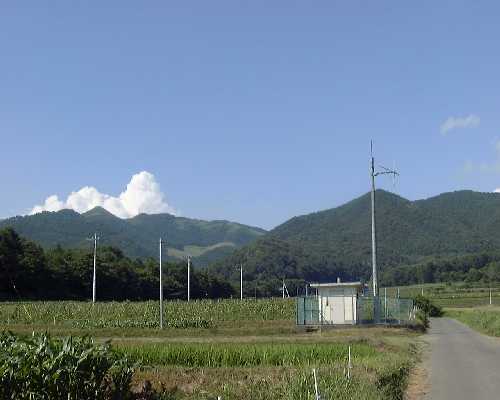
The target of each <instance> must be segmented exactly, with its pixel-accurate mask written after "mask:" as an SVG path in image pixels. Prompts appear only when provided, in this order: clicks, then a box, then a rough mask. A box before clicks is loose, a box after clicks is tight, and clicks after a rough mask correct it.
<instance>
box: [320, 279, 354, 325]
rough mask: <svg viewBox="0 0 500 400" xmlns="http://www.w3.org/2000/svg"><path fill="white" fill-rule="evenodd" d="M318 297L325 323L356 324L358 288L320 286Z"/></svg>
mask: <svg viewBox="0 0 500 400" xmlns="http://www.w3.org/2000/svg"><path fill="white" fill-rule="evenodd" d="M318 297H319V304H320V311H321V312H322V316H323V322H324V323H326V324H356V288H353V287H329V288H319V289H318Z"/></svg>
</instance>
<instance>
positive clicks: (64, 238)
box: [0, 207, 265, 265]
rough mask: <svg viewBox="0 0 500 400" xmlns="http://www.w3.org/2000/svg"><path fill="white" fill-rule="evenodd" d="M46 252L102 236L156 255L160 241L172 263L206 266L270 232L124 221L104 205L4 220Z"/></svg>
mask: <svg viewBox="0 0 500 400" xmlns="http://www.w3.org/2000/svg"><path fill="white" fill-rule="evenodd" d="M2 227H12V228H13V229H15V231H16V232H18V233H19V234H20V235H22V236H24V237H26V238H28V239H31V240H34V241H36V242H37V243H39V244H41V245H42V246H43V247H45V248H49V247H55V246H57V245H60V246H62V247H64V248H70V247H71V248H74V247H76V248H86V249H89V248H90V247H91V245H92V244H91V243H90V242H89V241H87V240H86V239H87V238H88V237H90V236H91V235H92V234H93V233H94V232H98V233H99V235H100V237H101V241H100V244H101V245H104V246H113V247H117V248H119V249H121V251H123V253H124V254H125V255H127V256H129V257H141V258H144V257H156V256H157V253H158V240H159V238H160V237H163V238H164V239H165V240H166V243H167V245H166V246H167V248H168V256H169V258H170V259H182V258H184V257H185V256H186V255H188V254H189V255H192V256H193V258H194V260H195V261H196V264H198V265H204V264H207V263H209V262H213V261H215V260H217V259H220V258H222V257H224V256H226V255H228V254H230V253H231V252H232V251H233V250H234V249H235V248H238V247H240V246H242V245H245V244H248V243H250V242H251V241H253V240H255V239H256V238H258V237H260V236H262V234H264V233H265V231H264V230H262V229H259V228H254V227H250V226H246V225H241V224H238V223H234V222H228V221H202V220H196V219H189V218H183V217H175V216H173V215H170V214H153V215H146V214H140V215H137V216H136V217H134V218H130V219H120V218H118V217H116V216H114V215H113V214H111V213H109V212H108V211H106V210H104V209H103V208H101V207H96V208H94V209H92V210H90V211H88V212H86V213H84V214H79V213H77V212H75V211H72V210H61V211H58V212H42V213H40V214H35V215H29V216H23V217H13V218H9V219H6V220H3V221H0V228H2Z"/></svg>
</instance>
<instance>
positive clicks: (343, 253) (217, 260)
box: [0, 190, 500, 287]
mask: <svg viewBox="0 0 500 400" xmlns="http://www.w3.org/2000/svg"><path fill="white" fill-rule="evenodd" d="M376 211H377V239H378V243H377V245H378V246H377V247H378V261H379V267H380V271H381V273H382V274H383V273H384V271H387V270H388V269H390V268H392V267H396V266H401V265H410V264H414V263H419V262H422V261H425V260H426V259H429V258H432V257H454V256H462V255H467V254H478V253H480V252H492V251H496V249H500V194H498V193H478V192H473V191H457V192H450V193H443V194H441V195H438V196H435V197H431V198H428V199H425V200H416V201H410V200H407V199H404V198H402V197H400V196H398V195H396V194H393V193H390V192H386V191H383V190H377V192H376ZM5 226H11V227H12V228H14V229H15V230H16V231H17V232H18V233H19V234H20V235H22V236H25V237H27V238H29V239H32V240H34V241H36V242H38V243H40V244H41V245H42V246H44V247H53V246H56V245H61V246H63V247H87V248H89V249H91V246H92V244H91V243H90V242H88V241H87V240H86V239H87V238H89V237H90V236H91V235H92V234H93V232H98V233H99V235H100V237H101V239H100V244H102V245H112V246H115V247H118V248H120V249H121V250H122V251H123V252H124V253H125V254H126V255H128V256H130V257H141V258H143V257H150V256H153V257H156V256H157V254H158V239H159V238H160V236H161V237H163V238H164V239H166V242H167V247H168V255H169V257H170V258H173V259H182V258H184V257H185V256H186V255H187V254H190V255H191V256H193V257H194V261H195V264H196V265H208V264H210V266H209V268H210V270H213V271H214V272H217V273H219V274H221V275H224V276H226V277H228V278H231V279H234V280H237V279H238V278H239V275H238V271H237V269H236V268H234V266H235V265H237V264H244V277H245V279H247V280H255V281H262V282H264V281H273V283H272V285H274V286H273V287H275V286H276V282H277V281H278V280H281V279H282V278H287V279H291V280H297V281H299V280H301V281H303V280H307V281H327V280H335V279H336V278H337V277H340V278H342V279H355V280H357V279H366V280H368V279H369V278H370V275H371V216H370V193H367V194H365V195H363V196H361V197H358V198H356V199H354V200H352V201H350V202H348V203H346V204H344V205H341V206H340V207H336V208H332V209H328V210H324V211H319V212H315V213H312V214H307V215H302V216H298V217H294V218H292V219H290V220H289V221H287V222H285V223H283V224H281V225H279V226H277V227H276V228H274V229H272V230H271V231H269V232H266V231H264V230H263V229H260V228H255V227H250V226H246V225H241V224H238V223H234V222H228V221H201V220H196V219H189V218H183V217H175V216H173V215H169V214H152V215H146V214H140V215H137V216H136V217H133V218H130V219H120V218H118V217H116V216H114V215H113V214H111V213H109V212H107V211H106V210H104V209H103V208H99V207H97V208H94V209H93V210H91V211H88V212H86V213H84V214H78V213H76V212H74V211H71V210H62V211H58V212H43V213H40V214H35V215H31V216H24V217H13V218H9V219H6V220H3V221H0V228H1V227H5Z"/></svg>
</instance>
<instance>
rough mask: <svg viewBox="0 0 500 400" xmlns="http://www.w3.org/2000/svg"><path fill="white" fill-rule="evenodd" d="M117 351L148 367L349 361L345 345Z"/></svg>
mask: <svg viewBox="0 0 500 400" xmlns="http://www.w3.org/2000/svg"><path fill="white" fill-rule="evenodd" d="M117 348H118V349H119V350H120V351H122V352H123V353H124V354H126V355H127V357H128V358H130V359H131V360H135V361H138V362H141V364H145V365H169V366H184V367H208V368H217V367H254V366H301V365H317V364H324V363H335V362H339V361H341V360H346V359H347V354H348V345H347V344H344V343H342V344H341V343H305V344H304V343H303V344H297V343H279V344H269V343H252V344H249V343H244V344H243V343H216V344H213V343H211V344H207V343H203V344H202V343H166V344H157V343H148V344H139V345H137V344H135V345H127V344H121V345H118V346H117ZM351 351H352V355H353V356H354V358H355V359H356V360H357V359H364V358H369V357H375V356H376V355H377V352H376V350H375V349H374V348H373V347H372V346H369V345H368V344H363V343H358V344H353V345H352V346H351Z"/></svg>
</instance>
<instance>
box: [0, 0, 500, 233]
mask: <svg viewBox="0 0 500 400" xmlns="http://www.w3.org/2000/svg"><path fill="white" fill-rule="evenodd" d="M405 3H406V4H405ZM437 3H439V4H437ZM499 20H500V4H499V3H498V2H493V1H491V2H480V1H474V2H471V1H468V2H459V1H453V2H413V3H411V4H410V3H409V2H396V1H394V2H363V3H362V2H354V1H352V2H351V1H350V2H334V1H333V2H332V1H317V2H305V1H304V2H294V1H290V0H288V1H272V2H270V1H251V2H238V1H210V2H207V1H197V2H190V1H185V2H170V1H157V2H155V1H151V2H137V1H123V0H121V1H104V2H92V1H91V2H78V3H77V2H67V1H66V2H63V1H60V2H57V1H51V2H42V1H36V2H35V1H33V2H31V3H30V2H11V3H10V4H7V3H6V2H4V3H3V4H2V5H1V6H0V49H1V55H2V57H1V62H0V138H1V143H2V146H1V148H2V151H1V154H2V157H1V158H0V162H1V164H0V165H1V168H0V181H1V182H2V195H1V196H0V216H1V217H6V216H10V215H15V214H26V213H29V212H30V210H31V209H32V208H33V206H35V205H36V204H42V203H43V202H44V200H45V199H46V198H47V197H48V196H50V195H54V194H56V195H58V196H59V199H60V200H61V201H62V202H64V201H65V200H66V197H67V196H68V195H69V194H70V193H71V192H72V191H78V190H79V189H80V188H82V187H84V186H92V187H95V188H96V189H97V190H98V191H99V193H101V194H108V195H110V196H115V197H116V196H119V195H120V193H121V192H123V191H124V190H125V186H126V184H127V183H128V182H129V181H130V180H131V178H132V176H133V175H134V174H137V173H139V172H141V171H148V172H149V173H150V174H152V175H154V179H155V182H153V183H155V184H156V183H157V184H158V185H159V187H160V188H161V192H163V193H164V195H165V198H164V199H163V202H164V203H165V202H168V205H169V206H170V207H172V208H173V209H175V210H177V212H179V213H181V214H182V215H184V216H187V217H197V218H203V219H229V220H235V221H239V222H242V223H247V224H252V225H257V226H262V227H264V228H272V227H274V226H276V225H277V224H279V223H282V222H284V221H285V220H287V219H288V218H290V217H292V216H294V215H299V214H304V213H308V212H313V211H317V210H320V209H325V208H330V207H334V206H337V205H340V204H342V203H343V202H345V201H348V200H350V199H352V198H353V197H356V196H359V195H361V194H363V193H365V192H366V191H368V189H369V172H368V167H369V144H370V139H372V138H373V140H374V142H375V151H376V157H377V160H378V161H379V163H381V164H385V165H388V166H392V165H393V163H394V162H395V163H396V166H397V168H398V169H399V170H400V173H401V178H400V180H399V181H398V184H397V186H396V189H395V190H396V191H397V192H398V193H399V194H400V195H402V196H404V197H406V198H409V199H419V198H425V197H429V196H433V195H436V194H439V193H441V192H445V191H452V190H459V189H473V190H478V191H493V190H495V189H496V188H498V187H500V145H499V144H498V142H499V140H500V112H499V111H500V107H499V106H500V52H499V51H498V49H499V38H500V24H499V23H498V21H499ZM448 119H450V120H449V122H448V125H447V127H448V128H449V129H448V130H447V131H446V132H445V133H444V134H443V133H442V132H441V130H442V129H444V128H443V124H444V123H445V122H446V121H447V120H448ZM450 127H451V128H450ZM378 185H379V187H383V188H386V189H388V190H393V186H392V181H391V179H389V178H387V179H386V178H381V179H380V180H379V181H378ZM156 189H158V188H157V187H156ZM112 200H113V199H112Z"/></svg>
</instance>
